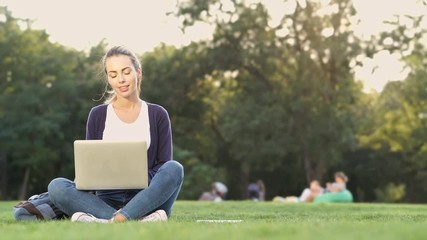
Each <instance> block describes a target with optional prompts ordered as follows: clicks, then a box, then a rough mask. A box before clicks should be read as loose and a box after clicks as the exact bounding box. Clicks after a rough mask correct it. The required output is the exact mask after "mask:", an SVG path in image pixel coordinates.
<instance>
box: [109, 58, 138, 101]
mask: <svg viewBox="0 0 427 240" xmlns="http://www.w3.org/2000/svg"><path fill="white" fill-rule="evenodd" d="M105 70H106V71H107V78H108V83H109V84H110V86H111V88H112V89H113V90H114V92H115V93H116V94H117V97H122V98H130V97H135V96H136V97H138V95H139V93H138V78H139V77H140V76H141V69H135V67H134V66H133V64H132V61H131V59H130V58H129V57H128V56H126V55H118V56H111V57H109V58H108V59H106V61H105Z"/></svg>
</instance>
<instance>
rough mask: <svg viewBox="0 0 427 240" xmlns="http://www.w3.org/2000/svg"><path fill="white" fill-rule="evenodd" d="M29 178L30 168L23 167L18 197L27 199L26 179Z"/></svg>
mask: <svg viewBox="0 0 427 240" xmlns="http://www.w3.org/2000/svg"><path fill="white" fill-rule="evenodd" d="M29 179H30V168H26V169H25V174H24V179H23V180H22V186H21V193H20V194H19V199H20V200H24V199H27V191H28V181H29Z"/></svg>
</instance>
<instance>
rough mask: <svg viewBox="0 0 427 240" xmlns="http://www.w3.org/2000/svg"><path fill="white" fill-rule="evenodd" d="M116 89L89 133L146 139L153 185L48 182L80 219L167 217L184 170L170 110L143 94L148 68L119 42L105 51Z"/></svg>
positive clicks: (94, 113) (96, 112)
mask: <svg viewBox="0 0 427 240" xmlns="http://www.w3.org/2000/svg"><path fill="white" fill-rule="evenodd" d="M102 63H103V69H104V72H105V74H106V79H107V82H108V85H107V86H109V87H110V88H111V91H109V92H108V94H109V96H108V98H107V100H106V103H105V104H102V105H99V106H96V107H94V108H92V110H91V111H90V113H89V117H88V120H87V126H86V139H87V140H92V139H103V140H121V139H122V140H125V139H126V140H144V141H146V142H147V148H148V151H147V156H148V168H149V173H148V175H149V181H150V183H149V186H148V187H147V188H146V189H143V190H111V191H96V195H94V194H91V193H88V192H84V191H79V190H77V189H76V187H75V184H74V183H73V182H72V181H70V180H68V179H65V178H57V179H54V180H53V181H52V182H51V183H50V184H49V186H48V191H49V195H50V198H51V201H52V202H53V203H54V204H55V206H57V207H58V208H59V209H61V210H62V211H63V212H64V213H66V214H67V215H69V216H72V217H71V220H72V221H80V222H99V223H109V222H124V221H128V220H141V221H166V220H167V219H168V218H169V217H170V215H171V210H172V206H173V204H174V202H175V200H176V198H177V196H178V193H179V191H180V189H181V185H182V181H183V176H184V171H183V167H182V165H181V164H179V163H178V162H176V161H173V160H171V159H172V132H171V126H170V120H169V116H168V113H167V112H166V110H165V109H164V108H162V107H161V106H159V105H155V104H151V103H147V102H145V101H143V100H141V99H140V98H139V95H140V89H141V81H142V68H141V64H140V62H139V61H138V58H137V57H136V55H135V54H134V53H132V52H131V51H129V50H128V49H126V48H124V47H113V48H111V49H110V50H109V51H108V52H107V53H106V54H105V56H104V57H103V61H102Z"/></svg>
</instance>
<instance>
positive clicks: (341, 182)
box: [326, 172, 348, 192]
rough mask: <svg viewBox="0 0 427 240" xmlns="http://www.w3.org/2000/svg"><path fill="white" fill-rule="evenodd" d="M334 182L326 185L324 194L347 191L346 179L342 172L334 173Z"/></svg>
mask: <svg viewBox="0 0 427 240" xmlns="http://www.w3.org/2000/svg"><path fill="white" fill-rule="evenodd" d="M334 178H335V182H333V183H326V192H341V191H344V190H345V189H347V182H348V177H347V175H345V173H343V172H336V173H335V175H334Z"/></svg>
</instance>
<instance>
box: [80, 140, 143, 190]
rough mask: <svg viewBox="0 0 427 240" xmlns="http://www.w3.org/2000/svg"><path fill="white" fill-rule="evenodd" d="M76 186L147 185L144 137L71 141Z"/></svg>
mask: <svg viewBox="0 0 427 240" xmlns="http://www.w3.org/2000/svg"><path fill="white" fill-rule="evenodd" d="M74 168H75V174H76V175H75V179H74V182H75V183H76V188H77V189H79V190H114V189H143V188H146V187H147V186H148V167H147V144H146V142H145V141H109V140H76V141H74Z"/></svg>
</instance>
